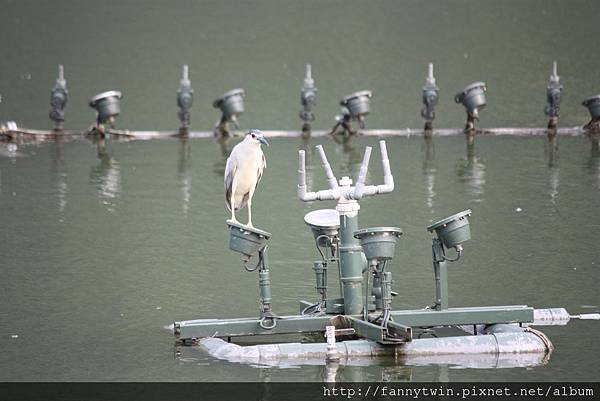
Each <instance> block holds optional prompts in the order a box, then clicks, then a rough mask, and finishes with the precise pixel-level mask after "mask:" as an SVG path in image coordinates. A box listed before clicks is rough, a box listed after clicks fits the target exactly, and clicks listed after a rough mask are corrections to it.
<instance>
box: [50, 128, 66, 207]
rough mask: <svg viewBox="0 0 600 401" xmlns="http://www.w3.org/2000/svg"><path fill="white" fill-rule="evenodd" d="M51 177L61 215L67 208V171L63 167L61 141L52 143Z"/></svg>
mask: <svg viewBox="0 0 600 401" xmlns="http://www.w3.org/2000/svg"><path fill="white" fill-rule="evenodd" d="M51 151H52V155H51V157H50V158H51V160H52V167H51V171H52V177H53V179H54V181H55V185H56V193H57V194H58V211H59V212H60V213H63V212H64V211H65V208H66V207H67V171H66V165H65V148H64V143H63V141H62V140H61V139H57V140H56V141H54V145H53V146H52V149H51Z"/></svg>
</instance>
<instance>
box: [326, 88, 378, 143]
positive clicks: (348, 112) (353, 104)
mask: <svg viewBox="0 0 600 401" xmlns="http://www.w3.org/2000/svg"><path fill="white" fill-rule="evenodd" d="M372 97H373V92H371V91H369V90H364V91H360V92H354V93H352V94H350V95H348V96H344V97H343V98H342V100H341V101H340V106H342V114H341V115H337V116H336V117H335V120H336V124H335V125H334V127H333V129H332V130H331V134H338V133H340V134H343V135H344V136H350V135H354V134H356V131H355V130H353V129H352V126H351V122H352V121H358V126H359V127H360V129H364V128H365V118H366V116H367V115H368V114H369V113H370V112H371V107H370V100H371V98H372ZM340 127H341V128H342V130H341V132H338V131H339V128H340Z"/></svg>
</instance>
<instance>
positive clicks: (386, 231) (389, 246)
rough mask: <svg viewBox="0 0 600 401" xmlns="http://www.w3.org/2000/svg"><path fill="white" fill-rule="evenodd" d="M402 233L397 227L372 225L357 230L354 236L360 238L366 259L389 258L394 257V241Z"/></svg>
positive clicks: (380, 259)
mask: <svg viewBox="0 0 600 401" xmlns="http://www.w3.org/2000/svg"><path fill="white" fill-rule="evenodd" d="M401 235H402V230H401V229H399V228H397V227H373V228H365V229H362V230H358V231H357V232H355V233H354V237H355V238H358V239H359V240H360V245H361V246H362V249H363V252H364V253H365V256H366V258H367V259H368V260H372V259H377V260H379V261H382V260H390V259H392V258H393V257H394V251H395V249H396V241H397V239H398V237H400V236H401Z"/></svg>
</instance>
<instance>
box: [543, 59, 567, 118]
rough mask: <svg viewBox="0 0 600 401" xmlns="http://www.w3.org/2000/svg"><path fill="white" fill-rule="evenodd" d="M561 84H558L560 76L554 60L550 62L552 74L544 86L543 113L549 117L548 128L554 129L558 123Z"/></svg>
mask: <svg viewBox="0 0 600 401" xmlns="http://www.w3.org/2000/svg"><path fill="white" fill-rule="evenodd" d="M562 89H563V87H562V85H561V84H560V77H559V76H558V73H557V65H556V61H555V62H554V63H553V64H552V75H550V78H549V81H548V87H547V88H546V107H545V108H544V113H545V114H546V115H547V116H548V117H550V120H549V121H548V128H549V129H555V128H556V125H557V124H558V115H559V112H560V96H561V92H562Z"/></svg>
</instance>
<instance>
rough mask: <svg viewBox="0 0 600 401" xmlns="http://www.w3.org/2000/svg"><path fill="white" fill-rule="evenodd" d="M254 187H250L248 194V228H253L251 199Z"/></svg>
mask: <svg viewBox="0 0 600 401" xmlns="http://www.w3.org/2000/svg"><path fill="white" fill-rule="evenodd" d="M255 188H256V186H254V185H253V186H252V187H251V188H250V193H249V194H248V227H252V228H254V226H253V225H252V197H253V196H254V189H255Z"/></svg>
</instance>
